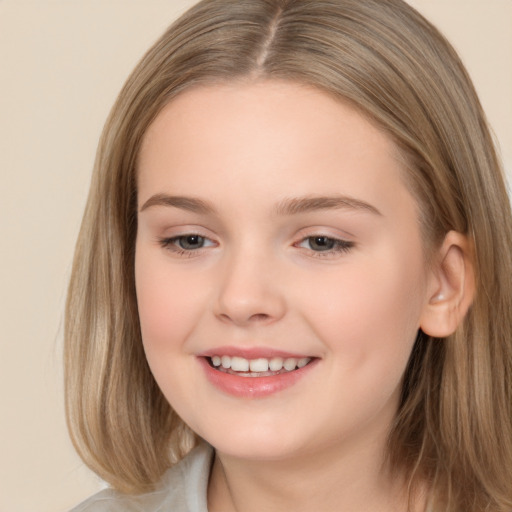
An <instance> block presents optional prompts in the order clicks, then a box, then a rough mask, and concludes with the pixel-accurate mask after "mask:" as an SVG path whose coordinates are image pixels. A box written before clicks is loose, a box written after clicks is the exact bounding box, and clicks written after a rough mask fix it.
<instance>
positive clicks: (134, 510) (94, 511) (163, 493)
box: [70, 443, 213, 512]
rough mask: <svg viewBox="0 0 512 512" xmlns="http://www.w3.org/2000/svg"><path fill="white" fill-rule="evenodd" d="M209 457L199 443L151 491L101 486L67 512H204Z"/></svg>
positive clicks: (208, 447) (210, 460)
mask: <svg viewBox="0 0 512 512" xmlns="http://www.w3.org/2000/svg"><path fill="white" fill-rule="evenodd" d="M212 457H213V449H212V448H211V447H210V446H209V445H207V444H206V443H202V444H200V445H199V446H197V447H196V448H194V449H193V450H192V451H191V452H190V453H189V454H188V455H187V456H186V457H185V458H184V459H183V460H182V461H181V462H179V463H178V464H176V466H173V467H172V468H170V469H169V470H168V471H167V472H166V473H165V474H164V476H163V477H162V480H161V481H160V483H159V485H158V486H157V488H156V489H155V491H153V492H150V493H147V494H141V495H136V496H129V495H126V494H122V493H119V492H117V491H114V490H113V489H105V490H104V491H101V492H99V493H97V494H95V495H94V496H91V497H90V498H89V499H87V500H85V501H84V502H83V503H81V504H80V505H78V506H76V507H75V508H73V509H72V510H71V511H70V512H163V511H165V512H207V506H206V490H207V486H208V476H209V473H210V467H211V463H212Z"/></svg>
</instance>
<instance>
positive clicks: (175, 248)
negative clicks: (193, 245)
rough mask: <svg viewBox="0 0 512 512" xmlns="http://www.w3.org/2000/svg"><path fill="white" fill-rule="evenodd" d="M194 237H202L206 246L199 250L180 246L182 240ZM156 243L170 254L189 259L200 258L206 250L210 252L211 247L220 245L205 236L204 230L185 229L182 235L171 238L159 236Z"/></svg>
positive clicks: (178, 234) (174, 235)
mask: <svg viewBox="0 0 512 512" xmlns="http://www.w3.org/2000/svg"><path fill="white" fill-rule="evenodd" d="M180 231H181V230H180ZM192 236H197V237H200V238H201V239H202V240H203V241H204V242H205V245H203V246H201V247H198V248H197V249H185V248H183V247H180V246H179V245H178V242H179V240H180V239H184V238H187V237H192ZM156 241H157V243H158V244H159V245H160V246H161V247H162V248H163V249H166V250H168V251H169V252H171V253H174V254H176V255H178V256H187V257H194V256H199V255H201V254H202V253H203V252H204V251H205V250H208V249H210V248H211V247H216V246H218V245H219V244H218V242H216V241H215V240H213V239H212V238H211V237H209V236H206V235H205V234H203V232H202V230H200V229H184V230H183V231H181V232H180V233H177V234H172V235H170V236H158V237H156Z"/></svg>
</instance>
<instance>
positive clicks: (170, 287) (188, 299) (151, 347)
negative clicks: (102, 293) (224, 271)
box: [135, 250, 203, 357]
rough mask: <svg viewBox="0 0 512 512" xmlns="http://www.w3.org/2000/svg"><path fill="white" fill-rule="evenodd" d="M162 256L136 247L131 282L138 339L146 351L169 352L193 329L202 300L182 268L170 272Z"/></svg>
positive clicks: (198, 289)
mask: <svg viewBox="0 0 512 512" xmlns="http://www.w3.org/2000/svg"><path fill="white" fill-rule="evenodd" d="M165 260H166V258H165V257H163V258H162V257H161V256H159V255H157V256H156V257H155V256H153V255H151V254H147V253H146V252H144V250H140V251H139V252H138V253H137V255H136V260H135V283H136V291H137V305H138V311H139V318H140V325H141V332H142V340H143V343H144V347H145V349H146V353H148V357H149V354H150V353H151V352H153V351H158V352H159V353H163V352H172V351H173V350H175V349H177V348H178V347H180V346H181V345H182V344H183V343H184V341H185V340H186V339H187V337H188V335H189V333H190V331H191V330H192V329H193V326H194V325H195V322H196V320H197V317H198V315H199V314H200V311H201V304H202V303H203V300H202V297H201V296H200V293H201V292H200V288H198V286H196V285H195V284H196V283H194V280H193V279H191V276H190V275H189V274H187V273H184V272H171V271H170V266H169V264H168V262H166V261H165Z"/></svg>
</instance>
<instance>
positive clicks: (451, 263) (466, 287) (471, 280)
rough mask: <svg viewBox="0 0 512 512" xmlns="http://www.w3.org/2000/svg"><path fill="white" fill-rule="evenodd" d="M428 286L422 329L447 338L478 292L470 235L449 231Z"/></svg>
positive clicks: (430, 334) (438, 254)
mask: <svg viewBox="0 0 512 512" xmlns="http://www.w3.org/2000/svg"><path fill="white" fill-rule="evenodd" d="M428 288H429V291H428V296H427V300H428V302H427V303H426V304H425V307H424V309H423V311H422V315H421V318H420V328H421V330H422V331H423V332H424V333H425V334H427V335H429V336H434V337H436V338H444V337H446V336H449V335H450V334H453V333H454V332H455V330H456V329H457V327H458V326H459V325H460V323H461V322H462V320H463V319H464V317H465V315H466V313H467V311H468V309H469V307H470V306H471V303H472V302H473V297H474V294H475V276H474V271H473V250H472V246H471V243H470V242H469V240H468V238H467V237H466V236H464V235H462V234H461V233H457V232H456V231H450V232H448V234H447V235H446V237H445V239H444V241H443V243H442V245H441V248H440V249H439V251H438V252H437V258H436V259H435V262H434V265H433V267H432V270H431V274H430V281H429V286H428Z"/></svg>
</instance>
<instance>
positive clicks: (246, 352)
mask: <svg viewBox="0 0 512 512" xmlns="http://www.w3.org/2000/svg"><path fill="white" fill-rule="evenodd" d="M197 355H198V357H213V356H230V357H243V358H244V359H249V360H251V359H260V358H265V359H271V358H273V357H282V358H283V359H288V358H292V357H293V358H296V359H301V358H303V357H313V356H311V355H310V354H299V353H297V352H287V351H283V350H276V349H275V348H270V347H234V346H224V347H216V348H212V349H208V350H205V351H204V352H201V353H199V354H197Z"/></svg>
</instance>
